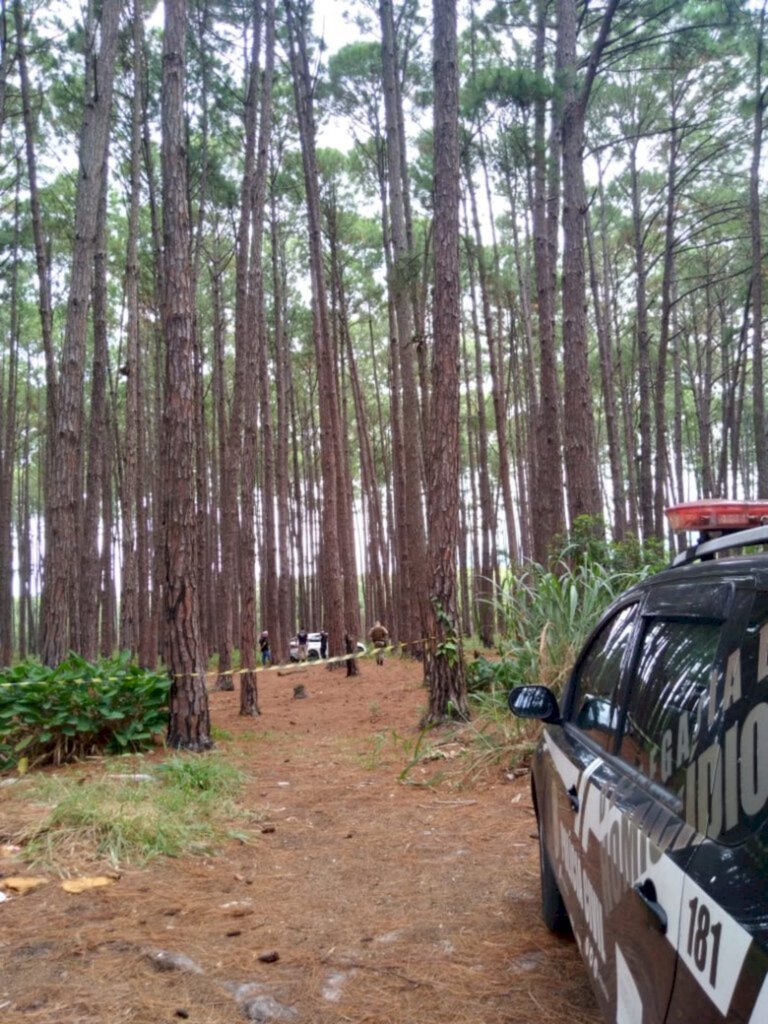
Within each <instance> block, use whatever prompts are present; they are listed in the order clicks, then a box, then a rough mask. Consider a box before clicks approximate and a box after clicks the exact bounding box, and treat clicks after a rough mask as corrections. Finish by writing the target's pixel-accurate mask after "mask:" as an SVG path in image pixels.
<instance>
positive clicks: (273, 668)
mask: <svg viewBox="0 0 768 1024" xmlns="http://www.w3.org/2000/svg"><path fill="white" fill-rule="evenodd" d="M429 639H430V638H429V637H421V639H419V640H402V641H399V642H398V643H394V644H387V646H386V647H372V648H371V650H370V651H366V652H365V653H364V654H361V653H360V652H359V651H358V652H356V653H354V654H340V655H337V656H336V657H334V658H312V659H311V660H310V659H309V658H306V659H305V660H304V661H300V662H292V663H290V662H289V663H288V664H280V665H259V666H258V667H257V668H250V669H249V668H246V667H244V666H241V667H240V668H231V669H227V670H226V671H225V672H219V670H218V669H215V668H213V669H207V670H206V671H205V672H203V673H202V676H203V678H205V679H207V678H208V677H209V676H215V677H216V678H217V679H220V678H222V677H224V676H239V675H240V673H241V672H278V671H280V670H282V671H283V672H284V671H285V670H286V669H287V668H291V667H292V666H301V665H303V666H307V665H333V664H338V663H340V662H343V661H349V660H350V659H351V658H357V659H359V660H361V661H364V660H365V659H366V658H374V657H376V655H377V654H385V653H387V652H392V651H400V650H402V649H403V648H405V647H415V646H416V644H424V643H427V642H428V641H429ZM196 674H197V673H190V672H183V673H178V672H177V673H175V674H174V675H173V676H171V678H172V679H186V677H187V676H188V675H196ZM120 679H121V676H89V677H88V678H87V679H70V680H68V681H69V682H70V683H117V682H119V681H120ZM40 681H41V680H38V679H14V680H5V679H0V686H24V685H27V684H29V683H36V682H40Z"/></svg>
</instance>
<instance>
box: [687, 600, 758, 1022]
mask: <svg viewBox="0 0 768 1024" xmlns="http://www.w3.org/2000/svg"><path fill="white" fill-rule="evenodd" d="M736 604H737V609H736V616H735V618H736V623H735V629H734V632H733V634H732V635H731V638H730V642H729V646H728V650H727V655H726V659H725V666H726V670H725V672H723V673H721V674H720V676H719V677H718V678H717V679H716V680H715V681H714V687H713V689H714V694H715V700H714V704H713V709H712V711H713V714H712V716H711V717H712V718H713V720H714V732H713V735H712V737H711V742H710V743H709V744H707V745H706V746H704V747H703V748H701V749H700V750H699V755H698V757H697V759H696V760H695V761H694V762H692V764H691V766H690V768H689V772H688V775H687V780H686V784H687V795H688V800H687V801H686V803H687V807H688V811H687V813H688V816H689V818H690V820H691V823H692V824H693V825H694V826H695V828H696V834H697V836H698V838H699V840H700V841H699V842H698V844H697V846H696V850H695V853H694V855H693V857H692V859H691V862H690V864H689V866H688V870H687V872H686V875H685V878H684V883H683V895H682V911H681V930H680V937H679V953H680V963H679V967H678V971H677V974H676V978H675V986H674V992H673V998H672V1002H671V1005H670V1011H669V1016H668V1020H669V1021H670V1024H688V1021H690V1020H691V1019H692V1010H693V1011H694V1012H695V1019H696V1022H697V1024H722V1022H723V1021H727V1022H729V1024H765V1022H766V1021H768V975H767V973H766V972H768V592H766V591H764V590H757V591H756V592H749V591H748V590H747V588H746V587H742V591H741V593H740V594H739V595H738V598H737V602H736Z"/></svg>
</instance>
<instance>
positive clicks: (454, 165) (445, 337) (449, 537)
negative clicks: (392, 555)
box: [423, 0, 468, 724]
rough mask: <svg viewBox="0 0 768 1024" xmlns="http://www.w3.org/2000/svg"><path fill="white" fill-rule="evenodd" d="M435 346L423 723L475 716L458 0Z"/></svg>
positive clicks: (437, 98) (445, 98) (440, 103)
mask: <svg viewBox="0 0 768 1024" xmlns="http://www.w3.org/2000/svg"><path fill="white" fill-rule="evenodd" d="M432 10H433V18H434V40H433V75H434V210H435V215H434V309H433V316H432V321H433V325H434V332H435V337H434V348H433V356H432V404H431V409H430V418H431V440H430V457H429V463H428V465H429V484H428V489H427V512H428V515H427V521H428V523H429V534H428V542H427V551H428V554H427V565H428V567H429V572H430V574H431V583H430V600H431V614H430V618H429V625H430V641H429V643H428V645H427V656H426V658H425V662H424V679H425V682H426V684H427V686H428V689H429V707H428V710H427V712H426V714H425V716H424V720H423V723H424V724H428V723H438V722H442V721H445V720H446V719H447V718H456V717H458V718H466V717H467V716H468V708H467V694H466V681H465V678H464V657H463V651H462V643H461V631H460V629H459V625H458V620H457V582H456V552H457V545H458V531H459V373H458V369H459V335H460V327H461V282H460V277H459V182H460V163H459V69H458V53H457V39H456V2H455V0H434V2H433V8H432Z"/></svg>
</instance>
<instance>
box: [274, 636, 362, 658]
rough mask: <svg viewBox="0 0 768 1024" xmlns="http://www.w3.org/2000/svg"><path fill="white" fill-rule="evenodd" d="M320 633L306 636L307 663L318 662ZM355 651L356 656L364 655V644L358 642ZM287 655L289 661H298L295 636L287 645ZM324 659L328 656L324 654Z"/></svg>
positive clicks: (297, 644)
mask: <svg viewBox="0 0 768 1024" xmlns="http://www.w3.org/2000/svg"><path fill="white" fill-rule="evenodd" d="M320 636H321V634H320V633H308V634H307V661H318V660H319V658H320ZM356 650H357V653H358V654H365V652H366V647H365V644H363V643H360V641H359V640H358V642H357V644H356ZM288 653H289V656H290V659H291V661H298V660H299V641H298V640H297V639H296V637H295V636H292V637H291V639H290V641H289V644H288ZM326 657H328V654H327V653H326Z"/></svg>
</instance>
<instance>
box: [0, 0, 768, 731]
mask: <svg viewBox="0 0 768 1024" xmlns="http://www.w3.org/2000/svg"><path fill="white" fill-rule="evenodd" d="M767 13H768V0H432V2H428V0H345V2H341V0H314V2H313V0H165V2H164V3H159V4H158V3H157V2H156V0H81V2H80V3H77V4H75V3H68V2H64V0H61V2H57V0H0V158H1V159H0V192H1V195H2V205H1V206H0V235H1V238H2V244H1V247H0V294H1V295H2V302H1V303H0V330H1V331H2V338H3V341H2V346H1V348H0V664H3V665H11V664H13V663H14V662H16V661H19V660H23V659H27V658H36V659H39V661H40V662H41V663H42V664H43V665H47V666H55V665H57V664H59V663H60V662H62V661H63V660H64V659H65V658H67V657H68V656H69V654H70V652H75V653H76V654H77V655H78V656H81V657H82V658H84V659H88V660H96V659H98V658H99V657H105V656H109V655H111V654H112V653H113V652H115V651H125V652H129V654H130V657H131V659H132V660H134V661H135V663H136V664H137V665H140V666H144V667H146V668H154V667H156V666H157V665H158V664H162V665H164V666H167V668H168V671H169V673H170V675H171V676H172V679H173V687H172V690H171V712H172V715H171V729H170V735H169V742H170V743H171V745H174V746H182V747H187V748H189V749H205V748H207V747H208V746H210V743H211V740H210V723H209V721H208V711H207V702H206V698H205V682H204V679H205V676H204V673H205V672H206V671H208V670H209V666H210V665H211V664H215V666H216V672H217V673H218V675H214V676H213V678H211V676H208V682H209V683H211V684H213V685H218V686H219V687H222V688H234V683H233V679H235V678H236V676H235V670H237V672H238V675H239V679H238V682H239V687H240V709H241V712H242V713H243V714H246V715H247V714H250V715H256V714H258V710H259V709H258V690H257V680H256V675H257V673H256V671H255V668H256V665H257V662H258V659H259V654H258V637H259V635H260V634H261V632H262V631H264V630H266V631H267V632H268V634H269V637H270V642H271V649H272V658H273V660H274V661H275V662H282V661H286V660H287V659H288V656H289V651H288V644H289V640H290V638H291V637H293V636H294V635H295V634H296V633H297V630H298V629H300V628H305V629H308V630H318V631H319V630H321V629H323V630H325V631H326V632H327V634H328V645H329V652H330V653H331V654H332V655H340V656H341V655H345V654H348V655H354V651H355V644H356V642H357V640H358V639H362V640H366V638H367V636H368V632H369V629H370V627H371V626H372V625H373V623H374V622H375V621H377V620H380V621H381V622H382V623H384V624H386V627H387V629H388V631H389V635H390V637H391V638H392V639H393V640H394V641H397V642H398V643H400V644H403V645H404V650H407V651H408V652H409V654H412V655H413V656H416V657H419V658H421V659H422V660H423V662H424V673H425V681H426V682H427V683H428V686H429V709H428V712H427V715H426V719H427V720H429V721H439V720H441V718H443V717H444V716H445V715H446V714H450V715H459V716H461V715H463V714H465V713H466V706H465V700H466V691H465V685H464V679H463V668H462V658H461V650H462V643H463V638H467V637H472V638H473V639H472V643H473V645H476V646H477V647H478V648H483V647H486V646H487V647H489V648H492V647H493V644H494V637H495V636H496V634H497V632H498V630H499V628H500V623H499V621H498V616H497V613H496V608H495V603H494V594H495V592H496V591H497V589H498V588H499V587H501V586H503V585H504V582H505V580H507V579H508V578H511V577H514V576H516V575H520V574H524V573H525V572H526V571H527V567H529V566H531V565H534V564H538V565H546V564H547V562H548V559H550V558H551V557H552V555H553V552H556V551H558V550H562V549H563V547H564V545H566V544H567V542H568V539H569V538H572V537H573V536H574V535H575V534H577V533H580V535H582V536H584V535H588V536H590V537H594V538H596V539H597V540H599V541H601V542H603V541H604V542H606V543H616V544H625V545H628V546H631V545H634V546H635V547H636V548H637V549H638V550H640V549H643V548H644V547H646V546H648V545H651V546H652V545H654V544H655V545H657V546H658V548H659V549H660V550H661V549H662V548H666V549H669V548H670V547H672V546H674V545H675V544H676V543H678V541H677V540H676V539H675V538H674V537H672V536H671V535H670V534H669V532H668V528H667V525H666V521H665V516H664V509H665V507H667V506H669V505H670V504H674V503H679V502H682V501H687V500H692V499H698V498H734V499H755V498H765V499H768V437H767V435H766V409H765V381H764V363H763V359H764V349H765V342H764V338H763V331H764V318H765V313H764V297H763V290H762V284H763V280H764V279H765V278H764V264H763V248H764V243H763V236H764V235H765V234H766V231H765V230H764V227H763V225H764V223H765V221H766V217H765V213H766V208H765V181H766V177H765V163H766V161H765V155H764V152H763V128H764V122H765V111H766V102H767V99H768V85H767V81H768V58H767V57H766V53H765V50H766V43H767V40H766V31H767V29H766V14H767ZM764 70H765V72H766V76H765V77H764V76H763V71H764ZM346 671H348V672H350V673H354V671H355V660H354V657H350V658H349V660H348V663H347V669H346Z"/></svg>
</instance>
